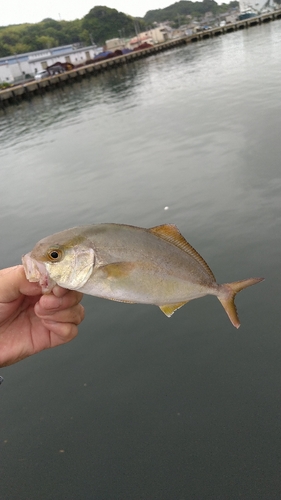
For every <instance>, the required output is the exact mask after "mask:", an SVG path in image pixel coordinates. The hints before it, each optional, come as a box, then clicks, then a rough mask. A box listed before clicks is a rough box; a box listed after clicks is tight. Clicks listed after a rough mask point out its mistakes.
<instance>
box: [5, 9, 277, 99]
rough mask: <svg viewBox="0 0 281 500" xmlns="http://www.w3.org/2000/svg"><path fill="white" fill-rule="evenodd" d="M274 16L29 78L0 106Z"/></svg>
mask: <svg viewBox="0 0 281 500" xmlns="http://www.w3.org/2000/svg"><path fill="white" fill-rule="evenodd" d="M276 19H281V9H279V10H276V11H272V12H267V13H266V14H262V15H259V16H256V17H251V18H249V19H244V20H242V21H237V22H235V23H232V24H226V25H225V26H218V27H215V28H212V29H208V30H204V31H198V32H197V33H193V34H192V35H188V36H182V37H180V38H175V39H173V40H168V41H167V42H164V43H159V44H157V45H154V46H153V47H148V48H145V49H141V50H136V51H134V52H129V53H128V54H123V55H121V56H117V57H113V58H110V59H106V60H103V61H97V62H94V63H91V64H87V65H85V66H82V67H79V68H75V69H72V70H70V71H67V72H65V73H60V74H58V75H54V76H49V77H47V78H44V79H43V80H39V81H35V80H32V81H29V82H27V83H23V84H20V85H15V86H11V87H9V88H7V89H5V90H1V91H0V107H1V108H2V109H5V107H7V106H9V105H12V104H19V103H20V102H21V101H22V100H29V99H31V98H32V96H34V95H43V94H44V93H46V92H48V91H50V90H52V89H55V88H57V87H60V86H63V85H66V84H69V83H71V82H73V81H75V80H81V79H82V78H86V77H89V76H95V75H98V74H100V73H102V72H104V71H108V70H110V69H113V68H116V67H118V66H120V65H123V64H127V63H130V62H134V61H136V60H138V59H141V58H144V57H148V56H151V55H154V54H157V53H158V52H162V51H164V50H169V49H173V48H175V47H179V46H181V45H186V44H189V43H194V42H197V41H200V40H205V39H207V38H213V37H217V36H221V35H225V34H227V33H231V32H233V31H238V30H243V29H247V28H251V27H253V26H257V25H259V24H263V23H267V22H270V21H274V20H276Z"/></svg>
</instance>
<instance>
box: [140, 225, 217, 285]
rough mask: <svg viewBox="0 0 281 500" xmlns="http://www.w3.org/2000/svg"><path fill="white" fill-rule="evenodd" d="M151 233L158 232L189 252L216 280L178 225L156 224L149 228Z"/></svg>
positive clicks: (157, 233)
mask: <svg viewBox="0 0 281 500" xmlns="http://www.w3.org/2000/svg"><path fill="white" fill-rule="evenodd" d="M149 231H150V232H151V233H154V234H156V235H157V236H159V237H160V238H162V239H163V240H166V241H168V242H169V243H171V244H172V245H175V246H176V247H178V248H180V249H181V250H183V251H184V252H186V253H188V254H189V255H190V256H191V257H193V258H194V259H195V260H197V262H199V264H201V266H203V268H204V269H205V271H206V272H207V273H208V275H209V276H211V277H212V278H213V279H214V280H215V281H216V278H215V276H214V274H213V272H212V271H211V269H210V268H209V266H208V264H207V262H205V260H204V259H203V257H201V255H200V254H199V253H198V252H197V251H196V250H195V248H193V247H192V246H191V245H190V244H189V243H188V242H187V241H186V239H185V238H184V237H183V235H182V234H181V233H180V232H179V230H178V228H177V226H175V224H163V225H162V226H156V227H152V228H150V229H149Z"/></svg>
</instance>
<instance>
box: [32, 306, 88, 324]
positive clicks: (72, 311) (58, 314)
mask: <svg viewBox="0 0 281 500" xmlns="http://www.w3.org/2000/svg"><path fill="white" fill-rule="evenodd" d="M35 313H36V316H37V317H38V318H40V319H41V320H42V321H44V322H45V323H46V322H56V323H74V324H75V325H79V324H80V323H81V321H83V319H84V316H85V312H84V307H83V306H82V305H81V304H78V305H76V306H73V307H71V308H69V309H63V310H62V311H54V310H51V311H47V312H45V313H43V314H40V313H37V310H35Z"/></svg>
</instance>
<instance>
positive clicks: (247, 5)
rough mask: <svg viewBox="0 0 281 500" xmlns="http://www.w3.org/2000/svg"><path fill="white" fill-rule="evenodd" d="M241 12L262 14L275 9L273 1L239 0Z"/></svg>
mask: <svg viewBox="0 0 281 500" xmlns="http://www.w3.org/2000/svg"><path fill="white" fill-rule="evenodd" d="M239 7H240V12H255V13H257V14H262V13H263V12H268V11H270V10H273V9H274V1H273V0H239Z"/></svg>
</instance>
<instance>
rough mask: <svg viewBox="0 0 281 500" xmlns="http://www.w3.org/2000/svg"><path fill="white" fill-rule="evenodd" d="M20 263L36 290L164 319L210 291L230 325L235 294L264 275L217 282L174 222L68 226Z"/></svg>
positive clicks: (235, 319) (234, 317) (234, 312)
mask: <svg viewBox="0 0 281 500" xmlns="http://www.w3.org/2000/svg"><path fill="white" fill-rule="evenodd" d="M22 263H23V266H24V270H25V274H26V278H27V279H28V280H29V281H30V282H38V283H39V284H40V286H41V288H42V293H50V292H51V291H52V289H53V288H54V286H55V285H56V284H57V285H59V286H61V287H63V288H67V289H69V290H77V291H79V292H82V293H85V294H88V295H94V296H97V297H102V298H105V299H110V300H115V301H119V302H127V303H138V304H153V305H156V306H158V307H159V308H160V309H161V311H162V312H163V313H164V314H165V315H166V316H168V317H170V316H172V314H173V313H174V312H175V311H176V310H177V309H179V308H180V307H182V306H183V305H184V304H186V303H187V302H189V301H190V300H193V299H198V298H200V297H204V296H205V295H215V296H216V297H217V298H218V299H219V301H220V302H221V304H222V306H223V307H224V309H225V311H226V313H227V315H228V317H229V319H230V321H231V323H232V324H233V325H234V326H235V327H236V328H239V326H240V321H239V318H238V314H237V310H236V306H235V304H234V298H235V295H236V294H237V293H238V292H240V291H241V290H244V288H247V287H249V286H251V285H255V284H256V283H259V282H260V281H263V279H264V278H249V279H245V280H242V281H235V282H232V283H225V284H222V285H220V284H218V283H217V282H216V279H215V276H214V274H213V272H212V271H211V269H210V267H209V266H208V264H207V263H206V262H205V260H204V259H203V257H201V255H199V253H198V252H197V251H196V250H195V249H194V248H193V247H192V246H191V245H190V244H189V243H188V242H187V241H186V239H185V238H184V237H183V236H182V234H181V233H180V231H179V230H178V228H177V226H175V225H174V224H164V225H161V226H156V227H152V228H150V229H146V228H141V227H136V226H131V225H126V224H113V223H104V224H94V225H86V226H78V227H73V228H71V229H67V230H64V231H61V232H59V233H56V234H53V235H51V236H48V237H46V238H43V239H42V240H40V241H39V242H38V243H37V244H36V245H35V246H34V248H33V250H32V251H31V252H29V253H27V254H26V255H24V256H23V258H22Z"/></svg>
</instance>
